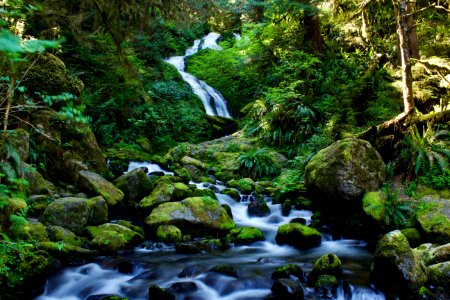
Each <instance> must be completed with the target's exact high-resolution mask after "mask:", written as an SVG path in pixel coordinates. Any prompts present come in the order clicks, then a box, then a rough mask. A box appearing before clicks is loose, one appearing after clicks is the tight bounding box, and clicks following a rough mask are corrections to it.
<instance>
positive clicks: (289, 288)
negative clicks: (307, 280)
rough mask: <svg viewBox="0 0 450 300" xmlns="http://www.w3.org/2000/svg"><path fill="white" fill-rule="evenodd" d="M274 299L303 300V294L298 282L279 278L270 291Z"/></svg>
mask: <svg viewBox="0 0 450 300" xmlns="http://www.w3.org/2000/svg"><path fill="white" fill-rule="evenodd" d="M270 290H271V291H272V293H273V297H274V299H283V300H298V299H299V300H303V299H305V292H304V289H303V286H302V284H301V282H300V281H299V280H293V279H290V278H280V279H277V280H275V282H274V283H273V285H272V287H271V289H270Z"/></svg>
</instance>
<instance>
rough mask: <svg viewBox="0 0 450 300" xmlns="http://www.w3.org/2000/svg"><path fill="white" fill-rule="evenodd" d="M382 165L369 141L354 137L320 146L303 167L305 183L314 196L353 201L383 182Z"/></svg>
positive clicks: (332, 200)
mask: <svg viewBox="0 0 450 300" xmlns="http://www.w3.org/2000/svg"><path fill="white" fill-rule="evenodd" d="M385 177H386V166H385V164H384V162H383V159H382V158H381V156H380V154H379V153H378V152H377V151H376V150H375V149H374V148H373V147H372V146H371V145H370V143H369V142H367V141H364V140H359V139H354V138H349V139H344V140H341V141H338V142H336V143H334V144H332V145H331V146H329V147H327V148H325V149H322V150H320V151H319V152H318V153H317V154H316V155H314V156H313V157H312V158H311V160H310V161H309V162H308V164H307V165H306V168H305V183H306V187H307V189H308V191H309V192H311V193H313V194H314V195H316V197H317V198H318V199H323V200H325V201H327V202H329V204H330V205H332V204H334V205H332V207H336V206H339V205H336V204H335V203H334V202H335V201H344V203H345V202H347V203H348V202H349V201H350V202H357V201H360V200H361V198H362V197H363V195H364V193H366V192H370V191H376V190H378V189H379V187H380V186H381V184H382V183H383V182H384V180H385Z"/></svg>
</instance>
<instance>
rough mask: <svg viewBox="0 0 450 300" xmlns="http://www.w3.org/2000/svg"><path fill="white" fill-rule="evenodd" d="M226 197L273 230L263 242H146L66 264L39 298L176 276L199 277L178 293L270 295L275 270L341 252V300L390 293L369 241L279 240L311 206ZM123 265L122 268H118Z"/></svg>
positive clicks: (143, 290) (77, 295) (117, 289)
mask: <svg viewBox="0 0 450 300" xmlns="http://www.w3.org/2000/svg"><path fill="white" fill-rule="evenodd" d="M142 167H146V168H147V170H149V171H150V170H157V171H160V169H161V168H160V167H159V166H158V165H156V164H149V163H147V164H146V163H131V164H130V167H129V171H131V170H132V169H133V168H142ZM196 185H197V187H198V188H213V189H214V190H215V191H219V192H220V190H222V189H224V188H225V186H223V185H220V184H214V185H212V186H211V184H209V183H208V184H206V183H196ZM216 195H217V197H218V199H219V201H220V203H222V204H227V205H229V206H230V208H231V211H232V214H233V219H234V221H235V222H236V225H237V226H255V227H258V228H260V229H261V230H262V231H263V232H264V235H265V237H266V240H265V241H263V242H257V243H254V244H252V245H250V246H235V247H232V248H230V249H227V250H219V249H217V250H215V251H214V252H212V253H201V254H195V255H189V254H177V253H175V249H174V247H173V246H167V245H164V244H160V243H151V242H149V243H145V244H143V245H142V246H141V247H138V248H136V249H135V251H134V253H132V254H130V255H127V256H124V257H120V258H116V257H111V258H109V259H106V260H103V261H102V262H99V263H98V264H95V263H90V264H86V265H83V266H79V267H71V268H66V269H65V270H63V271H61V272H60V273H59V274H56V275H55V276H52V277H51V278H50V279H49V280H48V281H47V284H46V287H45V293H44V294H43V295H42V296H40V297H38V298H37V300H57V299H58V300H59V299H69V300H72V299H73V300H84V299H87V300H93V299H100V298H101V297H98V295H102V294H103V295H108V294H109V295H111V294H115V295H118V296H121V297H127V298H129V299H132V300H147V299H148V288H149V286H150V285H152V284H156V285H158V286H160V287H162V288H168V287H170V286H171V285H173V284H175V283H195V286H196V289H195V290H193V291H191V292H188V293H181V294H177V297H176V299H177V300H187V299H199V300H205V299H211V300H243V299H264V298H265V297H266V296H268V295H270V294H271V290H270V288H271V285H272V283H273V281H272V280H271V279H270V277H271V273H272V272H273V271H274V270H275V268H277V267H278V266H282V265H286V264H291V263H295V264H298V265H300V266H301V267H302V268H303V269H304V270H305V271H311V266H312V264H313V263H314V261H315V260H316V259H317V258H319V257H320V256H322V255H324V254H328V253H335V254H336V255H338V256H339V258H341V260H342V262H343V265H342V267H343V269H344V270H345V271H344V274H343V276H344V279H345V280H346V281H348V282H349V283H350V285H349V287H348V288H347V289H346V291H345V292H344V289H343V288H342V287H341V288H339V290H338V295H337V299H338V300H344V299H345V300H350V299H354V300H359V299H365V300H383V299H385V296H384V295H383V294H382V293H380V292H378V291H376V290H374V289H372V288H371V287H370V286H369V282H368V277H369V270H370V262H371V259H372V255H371V254H370V253H369V252H368V251H366V250H365V249H364V247H365V243H364V242H363V241H358V240H337V241H333V240H331V239H327V238H324V239H323V241H322V244H321V245H320V246H319V247H316V248H312V249H309V250H298V249H295V248H293V247H290V246H286V245H285V246H280V245H277V244H276V243H275V234H276V230H277V228H278V226H280V225H282V224H285V223H288V222H290V220H292V219H293V218H303V219H305V221H306V222H307V223H309V222H310V221H311V215H312V213H311V212H309V211H305V210H292V211H291V212H290V214H289V216H283V214H282V213H281V205H279V204H273V203H271V202H270V199H268V200H269V201H268V205H269V207H270V209H271V214H270V215H269V216H267V217H249V216H248V215H247V212H246V210H247V204H248V202H245V197H242V198H241V202H236V201H235V200H233V199H232V198H230V197H229V196H227V195H224V194H220V193H217V194H216ZM124 260H126V261H127V262H129V263H131V264H133V265H134V268H133V270H132V271H131V272H129V273H127V274H122V273H120V272H119V271H118V270H117V265H118V264H119V263H123V261H124ZM216 265H229V266H233V267H235V268H236V269H237V270H239V277H238V278H234V277H230V276H226V275H222V274H218V273H214V272H209V271H208V270H210V269H211V268H212V267H214V266H216ZM114 266H116V268H114ZM189 268H191V270H192V269H193V268H194V269H195V270H197V271H196V272H191V274H190V275H189V276H180V273H181V272H182V271H184V270H186V269H189ZM305 293H306V299H316V295H315V294H314V291H313V289H311V288H306V290H305Z"/></svg>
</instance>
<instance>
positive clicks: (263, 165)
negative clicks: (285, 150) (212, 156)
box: [238, 148, 281, 179]
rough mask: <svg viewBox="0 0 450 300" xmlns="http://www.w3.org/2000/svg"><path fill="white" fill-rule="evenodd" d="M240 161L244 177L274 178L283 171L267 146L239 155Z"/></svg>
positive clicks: (240, 168) (240, 169)
mask: <svg viewBox="0 0 450 300" xmlns="http://www.w3.org/2000/svg"><path fill="white" fill-rule="evenodd" d="M238 162H239V163H240V166H239V171H240V173H241V175H242V176H244V177H250V178H254V179H263V178H267V179H272V178H273V177H276V176H278V175H279V174H280V171H281V168H280V166H279V165H278V163H277V162H276V161H275V160H274V159H273V157H272V155H271V154H270V152H269V150H268V149H266V148H259V149H256V150H251V151H248V152H244V153H242V154H241V155H239V157H238Z"/></svg>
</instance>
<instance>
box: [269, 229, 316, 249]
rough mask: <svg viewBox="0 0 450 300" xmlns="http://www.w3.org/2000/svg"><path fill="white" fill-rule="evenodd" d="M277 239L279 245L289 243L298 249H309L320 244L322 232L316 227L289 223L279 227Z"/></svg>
mask: <svg viewBox="0 0 450 300" xmlns="http://www.w3.org/2000/svg"><path fill="white" fill-rule="evenodd" d="M275 240H276V242H277V244H279V245H285V244H287V245H290V246H293V247H295V248H298V249H307V248H312V247H317V246H319V245H320V243H321V234H320V232H318V231H317V230H316V229H314V228H311V227H308V226H305V225H302V224H299V223H289V224H284V225H281V226H280V227H278V230H277V235H276V237H275Z"/></svg>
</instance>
